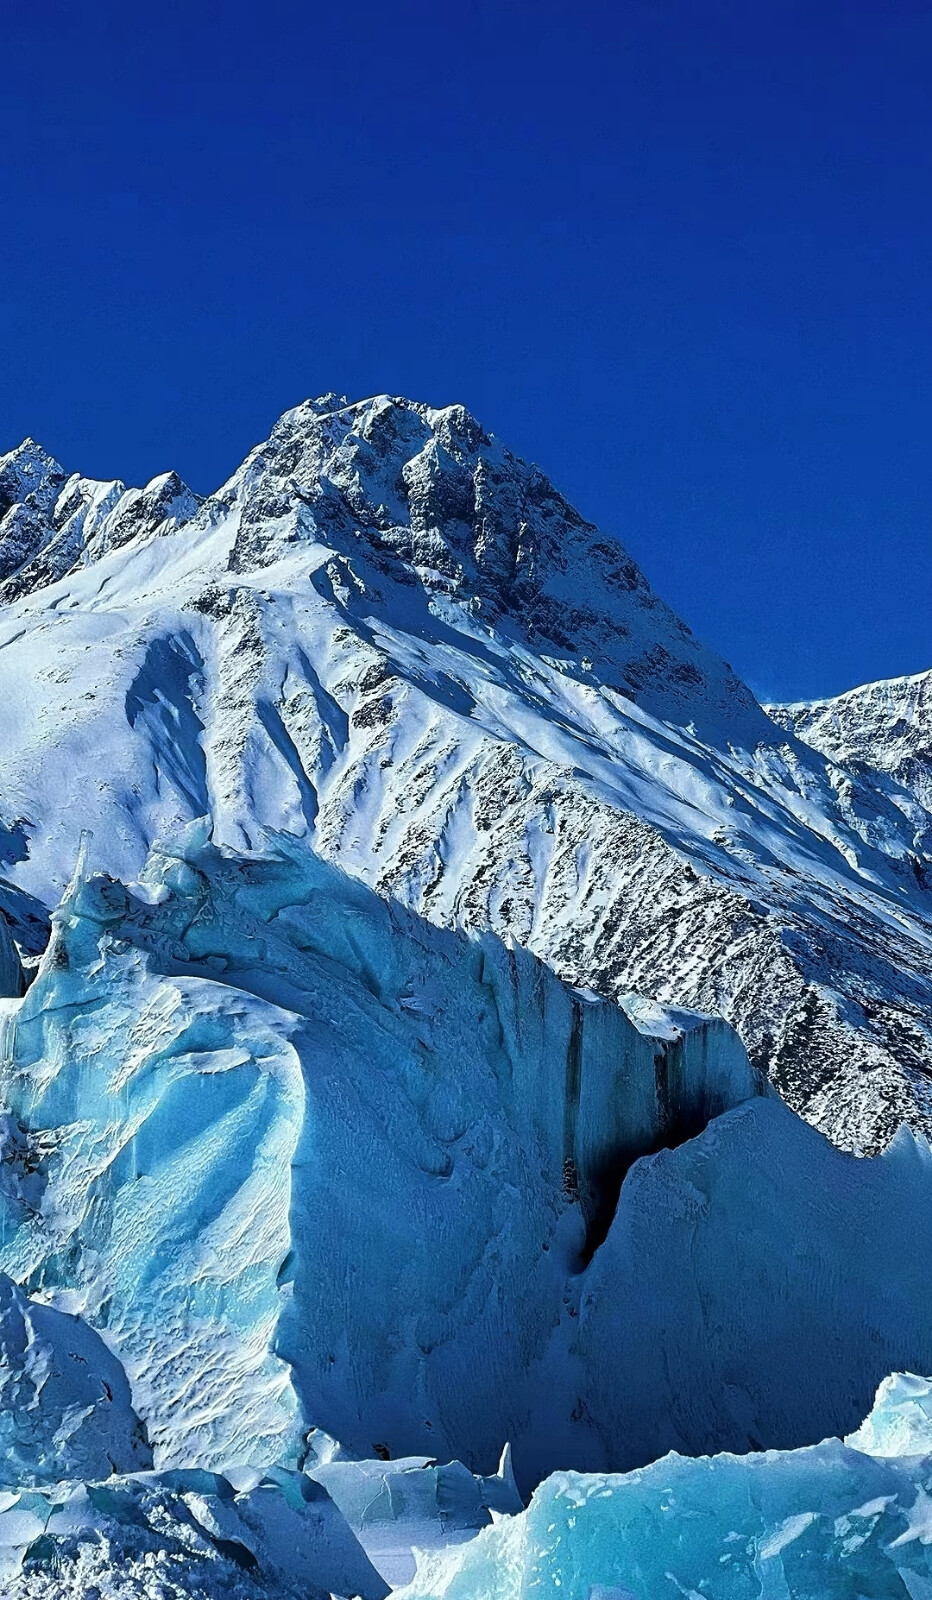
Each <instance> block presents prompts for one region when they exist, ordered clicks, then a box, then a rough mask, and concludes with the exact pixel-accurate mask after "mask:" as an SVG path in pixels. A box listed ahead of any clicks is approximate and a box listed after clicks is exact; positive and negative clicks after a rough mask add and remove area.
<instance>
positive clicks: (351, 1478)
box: [305, 1436, 524, 1588]
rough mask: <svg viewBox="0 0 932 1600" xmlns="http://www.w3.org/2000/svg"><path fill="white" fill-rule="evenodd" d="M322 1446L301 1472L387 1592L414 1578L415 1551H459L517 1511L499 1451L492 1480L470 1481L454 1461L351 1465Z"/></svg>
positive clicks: (519, 1505) (506, 1458)
mask: <svg viewBox="0 0 932 1600" xmlns="http://www.w3.org/2000/svg"><path fill="white" fill-rule="evenodd" d="M325 1438H326V1436H325ZM327 1445H328V1448H327V1449H325V1450H324V1451H321V1449H320V1446H319V1444H318V1445H316V1446H315V1447H314V1451H313V1456H314V1459H312V1460H309V1461H308V1462H307V1463H306V1465H305V1472H306V1473H307V1474H308V1475H309V1476H311V1477H313V1478H314V1479H315V1480H316V1481H317V1482H318V1483H322V1484H323V1485H324V1487H325V1488H326V1489H327V1491H328V1493H329V1494H330V1496H331V1498H332V1499H333V1501H334V1504H335V1505H337V1506H338V1507H339V1509H340V1510H341V1511H342V1513H343V1515H344V1516H345V1517H346V1520H347V1522H348V1523H349V1525H350V1527H351V1528H352V1529H353V1531H354V1533H355V1534H356V1536H357V1538H358V1539H359V1541H360V1543H361V1544H362V1546H363V1548H364V1549H365V1551H366V1554H367V1555H368V1556H369V1557H370V1559H371V1561H372V1563H373V1565H374V1566H376V1567H377V1568H378V1570H379V1572H380V1573H381V1574H382V1576H383V1577H384V1578H386V1579H387V1580H388V1582H389V1583H390V1584H391V1585H392V1587H393V1588H395V1587H397V1586H398V1585H400V1584H402V1583H407V1582H408V1581H409V1580H410V1579H411V1578H413V1577H414V1573H415V1551H418V1552H419V1553H423V1552H424V1551H427V1550H438V1549H444V1548H446V1547H447V1546H449V1545H451V1544H462V1543H464V1542H465V1541H466V1540H468V1539H473V1538H475V1536H476V1534H477V1533H478V1532H479V1530H480V1529H481V1528H487V1527H490V1526H491V1524H492V1521H493V1518H494V1517H495V1516H506V1515H507V1516H515V1515H517V1513H518V1512H520V1511H523V1509H524V1506H523V1502H522V1500H521V1497H520V1495H519V1493H518V1489H517V1485H516V1483H515V1480H514V1474H513V1472H512V1469H511V1452H510V1450H509V1449H508V1447H507V1446H506V1448H505V1450H504V1451H503V1452H502V1460H501V1463H500V1465H499V1470H498V1472H496V1473H493V1474H491V1475H490V1476H486V1477H482V1476H479V1477H476V1476H474V1475H473V1474H472V1473H471V1472H469V1471H468V1470H467V1469H466V1467H464V1465H463V1463H462V1462H461V1461H447V1462H437V1461H432V1460H430V1459H429V1458H428V1457H426V1456H405V1457H402V1459H401V1460H399V1461H381V1460H374V1461H372V1460H369V1461H366V1460H363V1461H359V1460H353V1459H349V1458H348V1457H347V1453H346V1451H345V1450H344V1449H343V1448H342V1447H341V1446H335V1447H334V1441H333V1440H329V1439H327Z"/></svg>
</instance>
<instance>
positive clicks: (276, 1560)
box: [0, 1469, 388, 1600]
mask: <svg viewBox="0 0 932 1600" xmlns="http://www.w3.org/2000/svg"><path fill="white" fill-rule="evenodd" d="M0 1582H2V1584H3V1595H4V1600H27V1597H29V1600H31V1597H33V1596H42V1597H44V1600H90V1597H92V1596H93V1597H94V1600H182V1597H188V1596H190V1597H192V1600H214V1597H216V1600H221V1597H223V1600H327V1597H329V1596H330V1595H332V1594H333V1595H342V1596H359V1597H360V1600H384V1597H385V1596H386V1595H387V1593H388V1585H387V1584H386V1583H385V1581H384V1579H383V1578H381V1577H380V1575H379V1573H378V1572H377V1571H376V1570H375V1568H374V1567H373V1566H372V1563H371V1562H370V1561H369V1559H368V1557H367V1556H366V1554H365V1552H364V1550H363V1549H362V1546H361V1545H360V1544H359V1542H358V1540H357V1539H356V1538H355V1536H354V1534H353V1533H352V1531H351V1529H350V1527H349V1525H348V1524H347V1522H346V1520H345V1518H344V1517H343V1516H342V1514H341V1513H340V1512H339V1511H338V1509H337V1507H336V1506H335V1505H334V1503H333V1501H332V1500H331V1498H330V1496H329V1495H328V1494H327V1492H326V1490H325V1489H324V1488H323V1487H322V1486H321V1485H320V1484H318V1483H315V1482H314V1481H313V1479H311V1478H308V1477H304V1476H303V1475H301V1474H299V1473H289V1472H285V1471H283V1470H280V1469H276V1470H273V1471H271V1472H269V1473H265V1474H263V1473H260V1472H255V1473H251V1474H241V1475H240V1478H239V1479H238V1481H237V1483H236V1484H235V1485H234V1484H233V1483H232V1482H230V1481H229V1480H228V1479H227V1478H223V1477H221V1476H219V1475H218V1474H216V1473H209V1472H203V1471H197V1470H187V1471H176V1472H151V1473H134V1474H132V1475H130V1476H122V1477H111V1478H109V1479H108V1480H107V1481H106V1482H104V1483H86V1484H85V1483H71V1484H67V1483H65V1484H59V1485H58V1486H56V1487H54V1488H48V1489H43V1490H39V1489H36V1490H20V1491H18V1492H6V1491H3V1490H0Z"/></svg>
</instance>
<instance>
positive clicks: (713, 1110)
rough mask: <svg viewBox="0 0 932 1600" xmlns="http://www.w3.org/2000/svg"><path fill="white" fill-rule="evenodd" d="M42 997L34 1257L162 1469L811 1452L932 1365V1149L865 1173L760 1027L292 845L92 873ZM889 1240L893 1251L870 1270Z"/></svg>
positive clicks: (543, 1465)
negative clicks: (662, 1001)
mask: <svg viewBox="0 0 932 1600" xmlns="http://www.w3.org/2000/svg"><path fill="white" fill-rule="evenodd" d="M53 921H54V926H53V934H52V939H51V942H50V944H49V947H48V950H47V951H46V954H45V956H44V957H43V960H42V963H41V966H40V969H39V972H38V975H37V976H36V978H35V981H34V982H33V984H32V985H31V987H30V988H29V989H28V991H27V993H26V995H25V996H24V997H23V998H22V999H21V1000H15V999H7V1000H6V1001H4V1002H3V1011H2V1017H0V1021H2V1023H3V1029H2V1037H3V1041H4V1042H3V1048H2V1051H0V1056H2V1060H0V1102H2V1104H3V1105H4V1106H5V1107H6V1109H7V1117H6V1119H5V1121H4V1122H3V1124H2V1126H0V1137H2V1139H3V1140H4V1141H5V1143H4V1153H5V1156H6V1159H5V1160H4V1161H3V1163H2V1164H0V1269H2V1270H4V1271H6V1272H7V1273H8V1274H9V1275H10V1277H12V1278H13V1279H15V1281H16V1282H17V1283H19V1284H20V1285H21V1286H22V1287H23V1288H24V1290H25V1291H26V1292H27V1293H29V1294H30V1295H32V1296H33V1297H34V1298H36V1299H39V1300H42V1301H44V1302H48V1303H50V1304H52V1305H54V1306H55V1307H56V1308H58V1309H60V1310H64V1311H68V1312H72V1313H80V1315H81V1316H82V1317H83V1318H84V1319H85V1320H86V1321H87V1322H88V1323H89V1324H90V1325H91V1326H93V1327H94V1328H95V1329H97V1330H98V1331H99V1332H100V1334H101V1336H102V1337H103V1338H104V1339H105V1340H106V1343H107V1344H108V1346H109V1347H110V1348H111V1350H112V1351H113V1352H114V1353H115V1355H116V1356H117V1357H118V1359H119V1360H120V1361H121V1362H122V1364H123V1367H124V1369H125V1371H126V1374H127V1377H128V1379H129V1382H130V1385H131V1390H132V1402H133V1406H134V1408H135V1411H136V1412H137V1414H138V1415H139V1416H140V1417H141V1418H142V1420H143V1422H144V1424H145V1426H146V1429H147V1431H148V1436H149V1439H150V1440H151V1443H152V1448H153V1455H154V1461H155V1465H156V1467H157V1468H159V1469H165V1468H178V1467H187V1466H193V1465H197V1466H201V1467H204V1468H209V1469H215V1470H218V1471H227V1470H230V1469H233V1468H235V1467H237V1466H238V1465H242V1464H244V1463H246V1464H249V1465H251V1466H253V1467H266V1466H270V1465H271V1464H273V1463H275V1462H285V1463H288V1464H290V1465H291V1466H293V1467H297V1466H300V1464H301V1463H302V1462H304V1461H305V1460H306V1459H307V1458H308V1456H309V1453H310V1451H311V1448H312V1447H311V1446H310V1445H309V1444H308V1442H307V1436H308V1434H309V1432H310V1430H312V1429H314V1428H325V1429H326V1430H327V1431H328V1432H330V1433H331V1434H332V1435H334V1436H335V1437H337V1438H339V1439H341V1440H342V1441H344V1442H345V1444H346V1446H347V1447H348V1449H349V1450H350V1451H352V1452H353V1453H355V1454H357V1455H359V1456H368V1457H372V1456H374V1455H381V1454H384V1453H385V1452H386V1451H387V1452H388V1453H389V1454H390V1455H391V1456H392V1457H395V1458H397V1457H399V1456H416V1457H427V1458H431V1459H434V1460H441V1461H443V1460H451V1459H460V1460H461V1461H463V1462H464V1463H465V1465H466V1467H468V1469H469V1470H470V1472H477V1473H480V1474H483V1473H484V1474H491V1473H493V1472H494V1469H495V1465H496V1463H497V1462H498V1460H499V1457H500V1454H501V1450H502V1447H503V1445H504V1444H505V1443H506V1442H507V1441H509V1440H510V1441H511V1442H512V1444H513V1448H514V1466H515V1474H516V1477H517V1481H518V1484H519V1485H520V1487H521V1488H522V1490H527V1489H529V1488H531V1487H533V1485H534V1484H535V1483H537V1482H539V1481H540V1479H541V1478H542V1477H544V1476H545V1475H546V1474H547V1473H548V1472H550V1471H552V1470H553V1469H555V1468H559V1467H576V1468H581V1469H586V1470H592V1471H605V1470H618V1469H625V1468H628V1467H635V1466H640V1465H642V1464H644V1463H645V1462H648V1461H651V1460H654V1459H655V1458H656V1457H657V1456H659V1455H662V1454H663V1453H664V1452H665V1451H667V1450H670V1449H676V1450H679V1451H681V1452H683V1453H684V1454H698V1453H701V1452H705V1451H711V1450H719V1449H723V1448H724V1449H732V1450H735V1451H744V1450H753V1449H757V1448H760V1447H762V1446H764V1447H766V1446H779V1447H792V1446H797V1445H804V1444H809V1443H811V1442H812V1441H813V1440H816V1439H818V1438H821V1437H824V1436H825V1435H827V1434H829V1433H839V1434H841V1433H845V1432H848V1431H850V1429H851V1428H853V1427H854V1426H856V1424H857V1423H858V1421H859V1420H860V1418H861V1417H862V1416H863V1415H864V1413H865V1411H866V1410H867V1408H868V1405H869V1403H870V1398H871V1396H872V1394H873V1392H874V1390H875V1388H876V1385H877V1383H878V1382H879V1381H880V1379H881V1378H882V1377H883V1376H884V1375H885V1374H886V1373H888V1372H890V1371H892V1370H895V1369H898V1368H905V1367H910V1368H913V1369H914V1370H932V1267H930V1262H929V1256H928V1252H927V1251H925V1250H923V1249H920V1248H914V1247H911V1248H909V1249H906V1250H895V1249H893V1248H891V1243H890V1241H891V1240H892V1239H895V1238H898V1237H899V1238H905V1239H908V1240H911V1241H913V1242H915V1241H916V1240H922V1239H925V1238H926V1237H927V1236H928V1222H927V1219H928V1216H929V1215H930V1202H932V1157H930V1153H929V1149H928V1147H927V1146H926V1145H925V1144H924V1143H923V1142H922V1141H919V1140H916V1139H914V1138H913V1137H912V1135H910V1134H908V1133H903V1134H901V1135H900V1137H899V1139H898V1140H897V1141H896V1143H895V1144H894V1146H893V1147H892V1148H891V1149H890V1150H889V1151H888V1152H887V1153H886V1154H885V1155H884V1156H882V1157H878V1158H876V1159H874V1160H870V1161H860V1160H857V1159H855V1158H854V1157H851V1156H847V1155H844V1154H842V1153H840V1152H839V1151H837V1150H835V1149H834V1148H833V1147H832V1146H830V1145H829V1144H828V1143H827V1142H826V1141H825V1140H824V1139H823V1138H822V1137H821V1136H820V1135H819V1134H818V1133H817V1132H815V1131H814V1130H813V1129H812V1128H810V1127H808V1126H807V1125H806V1124H803V1123H802V1122H800V1121H799V1119H798V1118H796V1117H795V1116H794V1115H793V1114H792V1113H791V1112H790V1111H788V1110H787V1108H786V1107H785V1106H783V1104H782V1103H781V1102H780V1101H779V1100H777V1099H776V1098H775V1097H774V1096H773V1095H772V1093H771V1092H769V1091H768V1089H767V1086H766V1084H765V1083H763V1082H762V1080H761V1079H760V1078H759V1077H758V1075H757V1074H756V1073H755V1072H754V1070H753V1069H752V1068H751V1066H750V1065H749V1063H748V1060H747V1056H746V1055H745V1052H744V1050H743V1048H742V1047H741V1045H740V1043H739V1041H738V1039H737V1037H736V1035H735V1034H734V1033H733V1032H732V1030H731V1029H729V1028H728V1027H727V1026H726V1025H725V1024H724V1023H722V1022H721V1021H717V1020H715V1019H709V1018H704V1017H700V1016H698V1015H696V1014H693V1013H685V1012H669V1011H659V1010H658V1009H657V1008H652V1007H649V1006H646V1005H645V1004H644V1003H642V1002H637V1001H635V1000H631V1001H630V1002H626V1005H625V1007H622V1006H618V1005H615V1004H612V1003H609V1002H606V1001H601V1000H598V999H596V998H595V997H594V996H592V995H589V994H587V993H585V992H581V991H577V990H572V989H570V988H568V987H567V986H566V985H564V984H563V983H561V982H560V981H559V980H558V979H557V978H556V977H555V976H554V975H553V973H552V972H550V971H549V970H548V969H547V968H546V967H545V966H544V965H543V964H542V963H540V962H538V961H537V960H535V958H533V957H532V956H530V955H529V954H528V953H527V952H526V951H523V950H521V949H520V948H512V947H510V946H508V945H506V944H504V943H502V942H501V941H500V940H498V939H496V938H495V937H493V936H492V935H488V934H487V935H482V936H479V937H476V936H472V935H469V934H466V933H460V932H451V931H443V930H440V929H437V928H436V927H434V926H432V925H431V924H429V923H428V922H426V921H425V920H424V919H422V918H420V917H418V916H417V915H416V914H414V913H413V912H411V911H408V910H406V909H404V908H402V907H400V906H398V905H395V904H393V903H391V902H388V901H385V900H382V899H380V898H379V897H378V896H376V895H375V894H374V893H372V891H370V890H369V889H368V888H366V887H365V886H364V885H362V884H360V883H359V882H356V881H354V880H352V879H349V878H347V877H345V876H344V875H343V874H341V873H340V872H339V871H337V870H336V869H335V868H333V867H331V866H329V865H327V864H325V863H323V862H321V861H320V860H318V859H317V858H315V857H314V856H313V855H312V854H310V853H309V852H308V851H307V849H306V847H305V846H304V845H303V844H302V843H301V842H300V841H296V840H293V839H290V838H288V837H287V836H270V837H269V838H268V839H267V840H266V841H265V843H264V845H263V849H262V851H261V852H257V853H254V854H249V855H244V854H242V853H239V854H232V853H229V852H225V851H221V850H219V849H218V848H216V847H215V846H214V845H212V844H210V843H209V842H208V841H207V839H206V837H205V834H204V832H203V830H202V829H201V828H200V827H198V826H197V825H195V826H193V827H192V828H191V829H190V830H189V831H188V832H187V833H186V834H185V835H183V836H182V837H181V838H180V839H179V840H177V842H176V843H175V844H174V845H172V846H171V847H168V846H164V847H162V848H160V849H159V850H156V851H154V852H153V854H152V856H151V858H150V860H149V863H148V866H147V868H146V871H145V873H144V874H143V876H142V878H141V880H140V882H139V883H137V884H135V885H129V886H126V885H123V884H121V883H119V882H117V881H115V880H113V879H111V878H105V877H100V876H96V877H94V876H92V877H87V876H86V875H85V874H84V873H83V872H82V871H79V872H78V873H77V874H76V876H75V880H74V883H73V884H72V887H71V889H70V890H69V892H68V894H67V895H66V897H65V900H64V902H63V903H62V905H61V907H60V908H59V910H58V911H57V912H56V914H55V916H54V919H53ZM852 1240H856V1242H857V1248H856V1249H852V1248H851V1242H852Z"/></svg>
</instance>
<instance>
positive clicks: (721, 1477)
mask: <svg viewBox="0 0 932 1600" xmlns="http://www.w3.org/2000/svg"><path fill="white" fill-rule="evenodd" d="M930 1387H932V1386H930V1383H929V1380H928V1379H924V1378H916V1377H913V1376H911V1375H903V1374H899V1375H895V1376H894V1377H892V1378H889V1379H888V1380H886V1381H885V1382H884V1384H882V1385H881V1388H880V1390H879V1392H878V1395H877V1400H876V1403H875V1406H874V1409H873V1410H872V1412H871V1414H870V1416H869V1417H868V1418H867V1420H866V1421H865V1422H864V1424H863V1425H862V1427H861V1428H860V1429H859V1430H858V1433H857V1434H856V1435H855V1436H854V1437H855V1438H857V1439H858V1440H859V1441H861V1443H860V1444H859V1447H858V1448H853V1447H852V1440H851V1439H849V1440H847V1441H846V1442H845V1443H842V1442H841V1441H840V1440H838V1439H828V1440H826V1441H824V1442H823V1443H821V1444H818V1445H814V1446H811V1447H809V1448H805V1449H800V1450H795V1451H768V1452H765V1453H762V1454H752V1455H745V1456H736V1455H718V1456H711V1457H702V1458H700V1459H689V1458H686V1457H683V1456H678V1455H673V1454H671V1455H668V1456H666V1457H664V1458H662V1459H661V1460H659V1461H656V1462H654V1463H653V1464H652V1465H651V1466H648V1467H643V1468H641V1469H638V1470H635V1471H633V1472H630V1473H628V1474H626V1475H624V1476H622V1475H618V1474H616V1475H610V1474H600V1473H594V1474H591V1475H584V1474H580V1473H574V1472H560V1473H556V1474H554V1476H553V1477H551V1478H548V1479H547V1480H546V1482H545V1483H543V1484H542V1485H541V1486H540V1488H539V1489H538V1490H537V1491H536V1493H535V1494H534V1496H533V1499H532V1501H531V1504H530V1506H529V1507H528V1509H527V1511H526V1512H525V1513H523V1514H522V1515H519V1516H516V1517H509V1518H504V1519H502V1520H500V1521H496V1523H495V1524H494V1526H492V1527H491V1528H489V1529H487V1530H486V1531H484V1532H482V1533H481V1534H479V1535H478V1536H477V1537H476V1539H474V1540H473V1541H472V1542H471V1543H470V1544H468V1545H461V1546H457V1547H454V1548H450V1549H447V1550H445V1551H440V1552H436V1551H435V1552H426V1553H425V1554H424V1555H423V1556H421V1557H420V1558H419V1560H418V1568H417V1575H416V1577H415V1578H414V1580H413V1581H412V1583H411V1584H410V1586H409V1587H407V1588H406V1589H405V1590H404V1591H403V1593H404V1596H405V1600H530V1597H531V1596H537V1595H544V1594H546V1595H558V1596H560V1600H682V1597H686V1600H835V1597H838V1600H868V1597H869V1600H929V1596H930V1595H932V1455H930V1454H929V1453H928V1452H929V1446H930V1438H929V1417H928V1405H929V1394H930ZM895 1442H899V1443H900V1444H902V1445H905V1446H906V1449H905V1450H904V1451H902V1452H901V1451H899V1450H898V1451H896V1452H894V1451H893V1450H892V1448H891V1447H892V1445H893V1444H894V1443H895ZM868 1445H871V1446H872V1448H870V1449H868ZM913 1446H922V1449H921V1450H914V1449H913V1448H912V1447H913ZM878 1447H879V1448H878Z"/></svg>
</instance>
